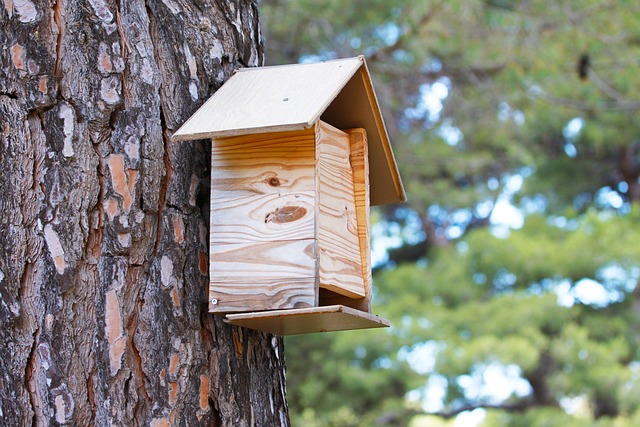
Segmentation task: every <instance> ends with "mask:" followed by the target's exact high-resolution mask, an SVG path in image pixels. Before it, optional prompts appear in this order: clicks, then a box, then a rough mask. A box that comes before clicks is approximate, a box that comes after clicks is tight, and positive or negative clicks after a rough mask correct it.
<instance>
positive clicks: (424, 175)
mask: <svg viewBox="0 0 640 427" xmlns="http://www.w3.org/2000/svg"><path fill="white" fill-rule="evenodd" d="M260 7H261V13H262V19H263V30H264V34H265V38H266V47H267V62H268V63H271V64H276V63H288V62H296V61H299V60H308V59H313V60H322V59H330V58H334V57H346V56H355V55H358V54H364V55H365V56H366V57H367V63H368V66H369V68H370V70H371V72H372V74H373V76H374V79H375V81H374V84H375V87H376V91H377V94H378V98H379V100H380V102H381V105H382V109H383V115H384V116H385V119H386V124H387V127H388V131H389V133H390V136H391V139H392V141H393V143H394V152H395V155H396V159H397V161H398V163H399V166H400V169H401V174H402V177H403V181H404V184H405V187H406V189H407V192H408V195H409V207H410V209H411V210H412V212H414V213H415V215H416V217H417V218H419V221H417V222H419V223H420V224H419V226H416V225H415V224H413V225H412V224H411V223H410V221H408V220H407V219H406V215H404V216H403V215H399V211H398V210H394V209H393V208H389V209H385V210H384V211H382V210H378V211H374V212H373V215H372V217H373V218H374V219H375V221H379V222H383V223H384V222H385V221H386V222H394V223H396V224H398V227H399V228H400V227H401V228H402V230H403V231H402V233H400V235H401V236H402V238H403V239H404V240H405V241H406V242H405V243H407V244H409V243H411V244H413V245H414V246H413V247H412V249H414V250H412V251H408V250H407V251H402V250H398V251H395V252H394V253H393V254H392V255H393V257H392V261H393V262H390V263H389V264H388V265H387V266H386V267H385V268H382V269H381V271H379V272H378V273H377V274H376V275H375V278H374V284H375V287H376V295H375V300H374V301H375V307H376V309H375V311H376V312H377V313H378V314H381V315H383V316H385V317H388V318H389V319H390V320H391V321H392V324H393V326H392V328H391V329H390V330H389V331H385V332H382V331H365V332H349V333H340V334H332V335H315V336H303V337H292V338H290V339H287V363H288V376H287V377H288V381H289V382H288V387H289V389H288V394H289V403H290V409H291V412H292V416H293V419H294V424H296V425H298V424H299V425H309V426H370V425H409V424H410V423H411V424H410V425H412V426H414V427H419V426H423V425H424V426H445V425H451V423H450V422H449V421H447V420H445V419H444V418H437V417H436V418H434V417H433V416H431V415H430V416H423V415H420V414H421V413H423V412H425V409H424V407H423V405H422V404H423V403H424V398H425V396H427V395H428V394H429V393H430V392H432V391H433V390H434V389H435V388H437V387H435V386H434V384H439V387H440V388H441V389H442V390H441V391H442V392H443V393H444V398H443V399H442V405H441V406H440V407H437V406H435V407H434V406H433V405H431V406H427V409H426V412H436V413H437V414H439V415H442V416H454V415H455V414H457V413H459V412H461V411H464V410H465V409H473V408H486V414H485V418H484V421H483V424H482V425H485V426H507V425H508V426H527V427H529V426H534V427H535V426H541V427H542V426H563V427H564V426H620V427H626V426H635V425H640V403H639V402H638V400H637V398H636V396H638V395H640V333H638V332H637V331H638V330H640V315H639V314H638V311H637V310H638V309H637V307H638V304H640V302H639V301H638V299H639V297H640V290H638V289H637V286H636V285H637V282H638V279H639V278H640V262H639V261H638V260H639V259H640V245H638V244H637V242H638V241H640V183H639V177H640V144H639V141H640V139H639V135H640V121H638V120H637V118H636V116H637V113H638V110H640V96H638V94H639V93H640V74H639V73H638V72H637V68H638V58H640V13H638V12H640V7H639V6H638V5H637V4H636V2H633V1H618V2H610V1H599V0H588V1H583V0H581V1H578V0H567V1H553V2H550V1H543V0H532V1H518V0H484V1H483V0H473V1H459V0H454V1H441V0H440V1H438V0H431V1H418V0H391V1H389V0H375V1H371V0H368V1H364V0H353V1H345V0H322V1H310V0H292V1H286V2H285V1H282V0H263V1H262V2H261V6H260ZM570 123H571V126H569V124H570ZM514 176H515V177H521V178H522V179H523V185H522V187H521V188H515V189H514V188H512V187H511V184H510V182H511V180H510V179H509V178H510V177H514ZM504 201H509V202H511V203H513V204H515V205H516V207H518V208H520V212H521V213H522V214H523V215H524V217H525V222H524V225H523V226H522V227H521V228H519V229H517V230H511V231H510V232H507V233H505V232H504V229H503V230H502V231H500V230H499V229H498V227H496V226H494V225H492V218H493V217H492V216H491V214H492V212H493V213H495V210H497V209H498V208H496V206H499V205H500V203H501V202H504ZM412 227H413V228H412ZM416 227H418V228H419V229H417V230H416ZM412 233H413V234H414V235H420V234H424V235H425V236H426V241H424V242H418V243H419V244H416V241H417V240H416V239H415V238H413V239H411V237H415V236H412ZM376 243H380V241H378V242H374V244H376ZM415 248H427V250H426V252H425V253H423V254H419V255H418V256H416V255H415ZM407 254H411V255H407ZM420 255H421V256H420ZM416 261H417V262H416ZM396 264H397V265H396ZM596 297H597V298H596ZM495 369H503V370H504V371H505V372H507V371H508V372H510V373H511V374H512V378H511V382H512V383H513V384H516V383H518V384H525V385H527V386H528V391H527V389H526V387H525V388H520V389H515V388H514V389H513V390H512V393H511V394H510V395H507V396H501V397H500V398H498V397H496V396H495V395H491V393H490V392H486V391H485V390H491V384H488V383H491V381H493V380H492V377H490V376H489V375H488V372H490V371H492V370H494V371H495ZM513 375H515V377H516V378H513ZM470 384H471V385H470ZM434 387H435V388H434ZM493 388H494V389H495V388H496V385H494V386H493ZM494 391H495V390H494ZM494 394H495V393H494ZM427 400H429V399H427ZM431 400H433V399H431Z"/></svg>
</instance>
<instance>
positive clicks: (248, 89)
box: [173, 56, 406, 205]
mask: <svg viewBox="0 0 640 427" xmlns="http://www.w3.org/2000/svg"><path fill="white" fill-rule="evenodd" d="M319 119H322V120H323V121H325V122H327V123H329V124H331V125H333V126H335V127H337V128H340V129H349V128H357V127H361V128H364V129H366V131H367V139H368V143H369V165H370V167H369V170H370V177H369V181H370V186H371V193H370V194H371V204H372V205H382V204H387V203H397V202H402V201H405V200H406V195H405V192H404V188H403V186H402V181H401V180H400V175H399V173H398V167H397V165H396V162H395V159H394V156H393V152H392V151H391V144H390V142H389V136H388V135H387V131H386V129H385V126H384V122H383V120H382V115H381V113H380V107H379V105H378V101H377V99H376V95H375V93H374V90H373V85H372V83H371V77H370V75H369V72H368V70H367V66H366V63H365V60H364V57H363V56H359V57H357V58H348V59H339V60H335V61H326V62H319V63H313V64H294V65H280V66H273V67H260V68H243V69H239V70H237V72H236V73H235V74H234V75H233V76H232V77H231V78H230V79H229V80H228V81H227V82H226V83H225V84H224V85H223V86H222V87H221V88H220V89H218V91H217V92H215V93H214V94H213V96H212V97H211V98H210V99H209V100H208V101H207V102H206V103H205V104H204V105H202V107H200V109H198V111H196V112H195V114H194V115H193V116H191V118H189V120H187V122H186V123H185V124H184V125H183V126H182V127H181V128H180V129H178V131H177V132H176V133H175V134H174V135H173V139H174V140H193V139H203V138H223V137H228V136H238V135H246V134H253V133H263V132H282V131H290V130H302V129H308V128H310V127H312V126H314V125H315V123H316V122H317V121H318V120H319Z"/></svg>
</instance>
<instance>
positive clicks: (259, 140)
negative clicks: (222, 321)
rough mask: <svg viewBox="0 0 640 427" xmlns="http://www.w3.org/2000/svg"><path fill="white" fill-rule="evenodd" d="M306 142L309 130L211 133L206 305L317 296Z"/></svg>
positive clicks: (288, 304)
mask: <svg viewBox="0 0 640 427" xmlns="http://www.w3.org/2000/svg"><path fill="white" fill-rule="evenodd" d="M314 150H315V139H314V135H313V132H312V131H304V132H299V131H296V132H282V133H276V134H259V135H244V136H239V137H233V138H225V139H221V140H215V141H213V143H212V154H211V158H212V161H211V177H212V184H211V221H210V227H211V228H210V301H211V300H214V301H215V302H216V304H211V305H210V311H212V312H240V311H251V310H266V309H283V308H300V307H310V306H313V305H315V304H316V303H317V285H316V249H315V217H316V214H315V203H316V202H315V185H314V174H315V166H314Z"/></svg>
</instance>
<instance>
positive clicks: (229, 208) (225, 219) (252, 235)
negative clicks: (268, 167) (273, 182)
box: [209, 191, 315, 246]
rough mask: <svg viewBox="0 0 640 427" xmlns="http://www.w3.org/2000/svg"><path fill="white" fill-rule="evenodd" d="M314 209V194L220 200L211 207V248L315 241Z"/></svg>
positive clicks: (271, 195)
mask: <svg viewBox="0 0 640 427" xmlns="http://www.w3.org/2000/svg"><path fill="white" fill-rule="evenodd" d="M314 209H315V195H314V193H313V192H312V191H309V192H305V193H292V194H284V195H281V196H280V195H278V194H264V195H253V196H245V197H240V198H234V199H218V200H217V201H215V202H213V203H212V206H211V221H210V224H211V232H210V233H209V239H210V243H211V246H215V245H217V244H220V243H251V242H276V241H284V240H304V239H313V238H314V233H315V214H314Z"/></svg>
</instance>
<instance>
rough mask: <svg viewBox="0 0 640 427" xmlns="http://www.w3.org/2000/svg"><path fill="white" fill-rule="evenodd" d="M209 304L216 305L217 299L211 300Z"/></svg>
mask: <svg viewBox="0 0 640 427" xmlns="http://www.w3.org/2000/svg"><path fill="white" fill-rule="evenodd" d="M210 302H211V304H212V305H218V299H217V298H212V299H211V301H210Z"/></svg>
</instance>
